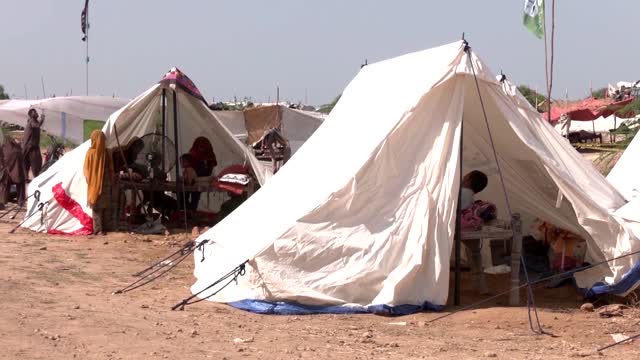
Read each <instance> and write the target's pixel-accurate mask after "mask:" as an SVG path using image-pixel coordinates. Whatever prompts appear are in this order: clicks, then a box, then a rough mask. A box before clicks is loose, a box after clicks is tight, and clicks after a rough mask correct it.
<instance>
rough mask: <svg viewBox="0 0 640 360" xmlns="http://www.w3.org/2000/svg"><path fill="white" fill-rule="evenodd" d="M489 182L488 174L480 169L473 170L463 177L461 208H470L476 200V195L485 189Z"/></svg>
mask: <svg viewBox="0 0 640 360" xmlns="http://www.w3.org/2000/svg"><path fill="white" fill-rule="evenodd" d="M488 182H489V180H488V178H487V175H485V173H483V172H482V171H478V170H473V171H471V172H469V173H467V174H466V175H465V176H464V177H463V178H462V187H461V189H460V206H461V207H462V209H461V210H465V209H468V208H470V207H471V206H472V205H473V203H474V202H475V199H474V195H475V194H477V193H479V192H481V191H482V190H484V188H486V187H487V184H488Z"/></svg>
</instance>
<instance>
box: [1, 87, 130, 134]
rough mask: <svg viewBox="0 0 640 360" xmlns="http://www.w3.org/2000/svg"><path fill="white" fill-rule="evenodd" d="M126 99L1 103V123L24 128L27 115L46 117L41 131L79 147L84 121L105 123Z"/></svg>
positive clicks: (126, 101)
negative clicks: (31, 110)
mask: <svg viewBox="0 0 640 360" xmlns="http://www.w3.org/2000/svg"><path fill="white" fill-rule="evenodd" d="M128 102H129V100H127V99H121V98H115V97H110V96H65V97H55V98H48V99H42V100H0V121H4V122H6V123H9V124H13V125H19V126H22V127H24V126H25V125H26V123H27V112H28V111H29V109H30V108H35V109H36V110H38V112H40V113H44V114H45V115H46V118H45V123H44V126H43V129H44V130H45V131H46V132H48V133H50V134H51V135H54V136H57V137H59V138H63V139H66V140H68V141H70V142H72V143H74V144H81V143H83V142H84V141H85V139H84V128H85V126H87V125H90V126H93V125H94V124H86V122H91V121H94V122H95V121H97V122H104V121H106V120H107V118H108V117H109V115H111V114H113V113H114V112H115V111H116V110H118V109H120V108H121V107H123V106H125V105H126V104H127V103H128Z"/></svg>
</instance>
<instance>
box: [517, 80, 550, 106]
mask: <svg viewBox="0 0 640 360" xmlns="http://www.w3.org/2000/svg"><path fill="white" fill-rule="evenodd" d="M518 91H520V94H522V96H524V98H525V99H527V101H528V102H529V104H531V106H533V107H534V108H535V107H536V106H537V107H538V108H537V110H538V111H539V112H544V111H546V108H547V105H546V100H547V98H546V97H545V96H544V95H541V94H540V93H538V92H537V91H535V90H533V89H531V88H530V87H528V86H526V85H520V86H518Z"/></svg>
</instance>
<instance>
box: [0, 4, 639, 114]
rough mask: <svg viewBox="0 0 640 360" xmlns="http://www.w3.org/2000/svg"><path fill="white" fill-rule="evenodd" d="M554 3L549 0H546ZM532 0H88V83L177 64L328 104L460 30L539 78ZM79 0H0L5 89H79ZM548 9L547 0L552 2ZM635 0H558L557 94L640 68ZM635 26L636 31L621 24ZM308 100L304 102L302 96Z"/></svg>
mask: <svg viewBox="0 0 640 360" xmlns="http://www.w3.org/2000/svg"><path fill="white" fill-rule="evenodd" d="M547 3H548V4H547V8H550V4H551V1H550V0H547ZM523 4H524V0H483V1H478V0H457V1H456V0H449V1H428V0H395V1H390V0H386V1H378V0H367V1H364V0H322V1H319V0H316V1H311V0H271V1H265V0H182V1H168V0H135V1H133V0H90V4H89V6H90V13H89V22H90V25H91V28H90V33H89V36H90V40H89V46H90V48H89V55H90V65H89V94H91V95H107V96H112V95H115V96H118V97H125V98H133V97H135V96H137V95H139V94H140V93H142V92H143V91H145V90H146V89H147V88H149V87H150V86H152V85H153V84H154V83H156V82H157V81H158V80H159V79H160V78H161V77H162V75H163V74H164V73H165V72H166V71H168V70H169V69H170V68H171V67H172V66H177V67H178V68H180V69H181V70H182V71H184V72H185V73H186V74H187V75H189V77H190V78H191V79H192V80H193V81H194V82H195V84H196V86H198V88H199V89H200V90H201V92H202V93H203V95H204V96H205V98H206V99H207V100H208V101H209V102H211V101H212V100H213V99H214V98H215V100H216V101H219V100H232V99H233V98H234V97H236V98H237V99H239V100H240V99H243V98H245V97H250V98H251V99H252V100H253V101H254V102H267V101H275V97H276V88H277V87H279V89H280V99H281V100H287V101H291V102H300V101H301V102H306V103H309V104H315V105H321V104H324V103H327V102H330V101H331V100H332V99H333V98H334V97H335V96H336V95H338V94H340V93H341V92H342V90H343V89H344V88H345V86H346V85H347V84H348V83H349V81H350V80H351V79H352V78H353V77H354V76H355V75H356V74H357V72H358V70H359V69H360V65H361V64H362V63H363V62H364V61H365V59H367V60H368V62H369V63H372V62H376V61H381V60H384V59H388V58H391V57H395V56H399V55H402V54H405V53H408V52H413V51H419V50H423V49H427V48H430V47H434V46H438V45H442V44H446V43H450V42H453V41H457V40H459V39H460V38H461V35H462V33H463V32H464V33H465V34H466V35H465V36H466V39H467V40H468V41H469V43H470V45H471V46H472V48H473V49H474V50H475V52H476V53H477V54H478V55H479V56H480V57H481V58H482V59H483V60H484V61H485V62H486V63H487V64H488V65H489V67H490V69H491V70H493V72H494V73H500V71H503V72H504V73H505V74H506V75H507V76H508V78H509V79H510V80H511V81H513V82H515V83H517V84H526V85H529V86H531V87H532V88H534V89H535V88H537V89H538V90H540V91H543V89H544V88H545V75H544V69H545V68H544V66H545V65H544V42H543V41H541V40H538V39H537V38H536V37H534V35H533V34H531V33H530V32H528V31H527V30H526V29H525V27H524V26H523V25H522V14H523ZM83 6H84V0H24V1H15V0H0V8H1V9H2V11H1V12H0V26H1V27H2V29H1V31H0V44H1V46H2V51H1V52H0V84H2V85H4V87H5V91H6V92H8V93H9V95H10V96H11V97H15V98H24V97H25V87H26V95H27V96H28V97H29V98H36V97H39V98H42V97H43V88H42V80H43V79H44V87H45V93H46V94H47V96H51V95H52V94H55V95H57V96H64V95H70V94H73V95H85V79H86V78H85V71H86V68H85V62H84V61H85V43H83V42H82V41H81V38H82V33H81V30H80V12H81V10H82V7H83ZM548 12H550V11H549V10H548ZM639 13H640V1H637V0H610V1H602V0H558V1H557V4H556V21H555V22H556V40H555V75H554V93H553V97H555V98H557V97H560V98H564V96H565V92H568V94H569V97H570V98H582V97H586V96H587V95H588V94H589V89H590V87H591V86H593V88H594V89H596V88H598V87H602V86H606V85H607V84H608V83H616V82H618V81H635V80H638V79H640V74H639V72H638V71H637V67H638V59H640V48H638V47H637V46H635V42H634V41H633V38H634V37H633V29H634V28H633V25H632V24H634V23H635V22H636V20H637V14H639ZM625 34H630V35H625ZM305 100H306V101H305Z"/></svg>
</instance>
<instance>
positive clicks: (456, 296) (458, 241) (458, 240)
mask: <svg viewBox="0 0 640 360" xmlns="http://www.w3.org/2000/svg"><path fill="white" fill-rule="evenodd" d="M462 128H463V121H461V122H460V147H459V151H460V154H459V155H458V161H459V168H460V179H459V181H458V204H457V207H456V232H455V239H454V241H455V255H454V256H455V277H454V286H453V305H455V306H459V305H460V282H461V279H460V258H461V252H460V248H461V246H462V208H461V205H462V199H461V198H460V195H461V192H462V145H463V141H462V137H463V130H462Z"/></svg>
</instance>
